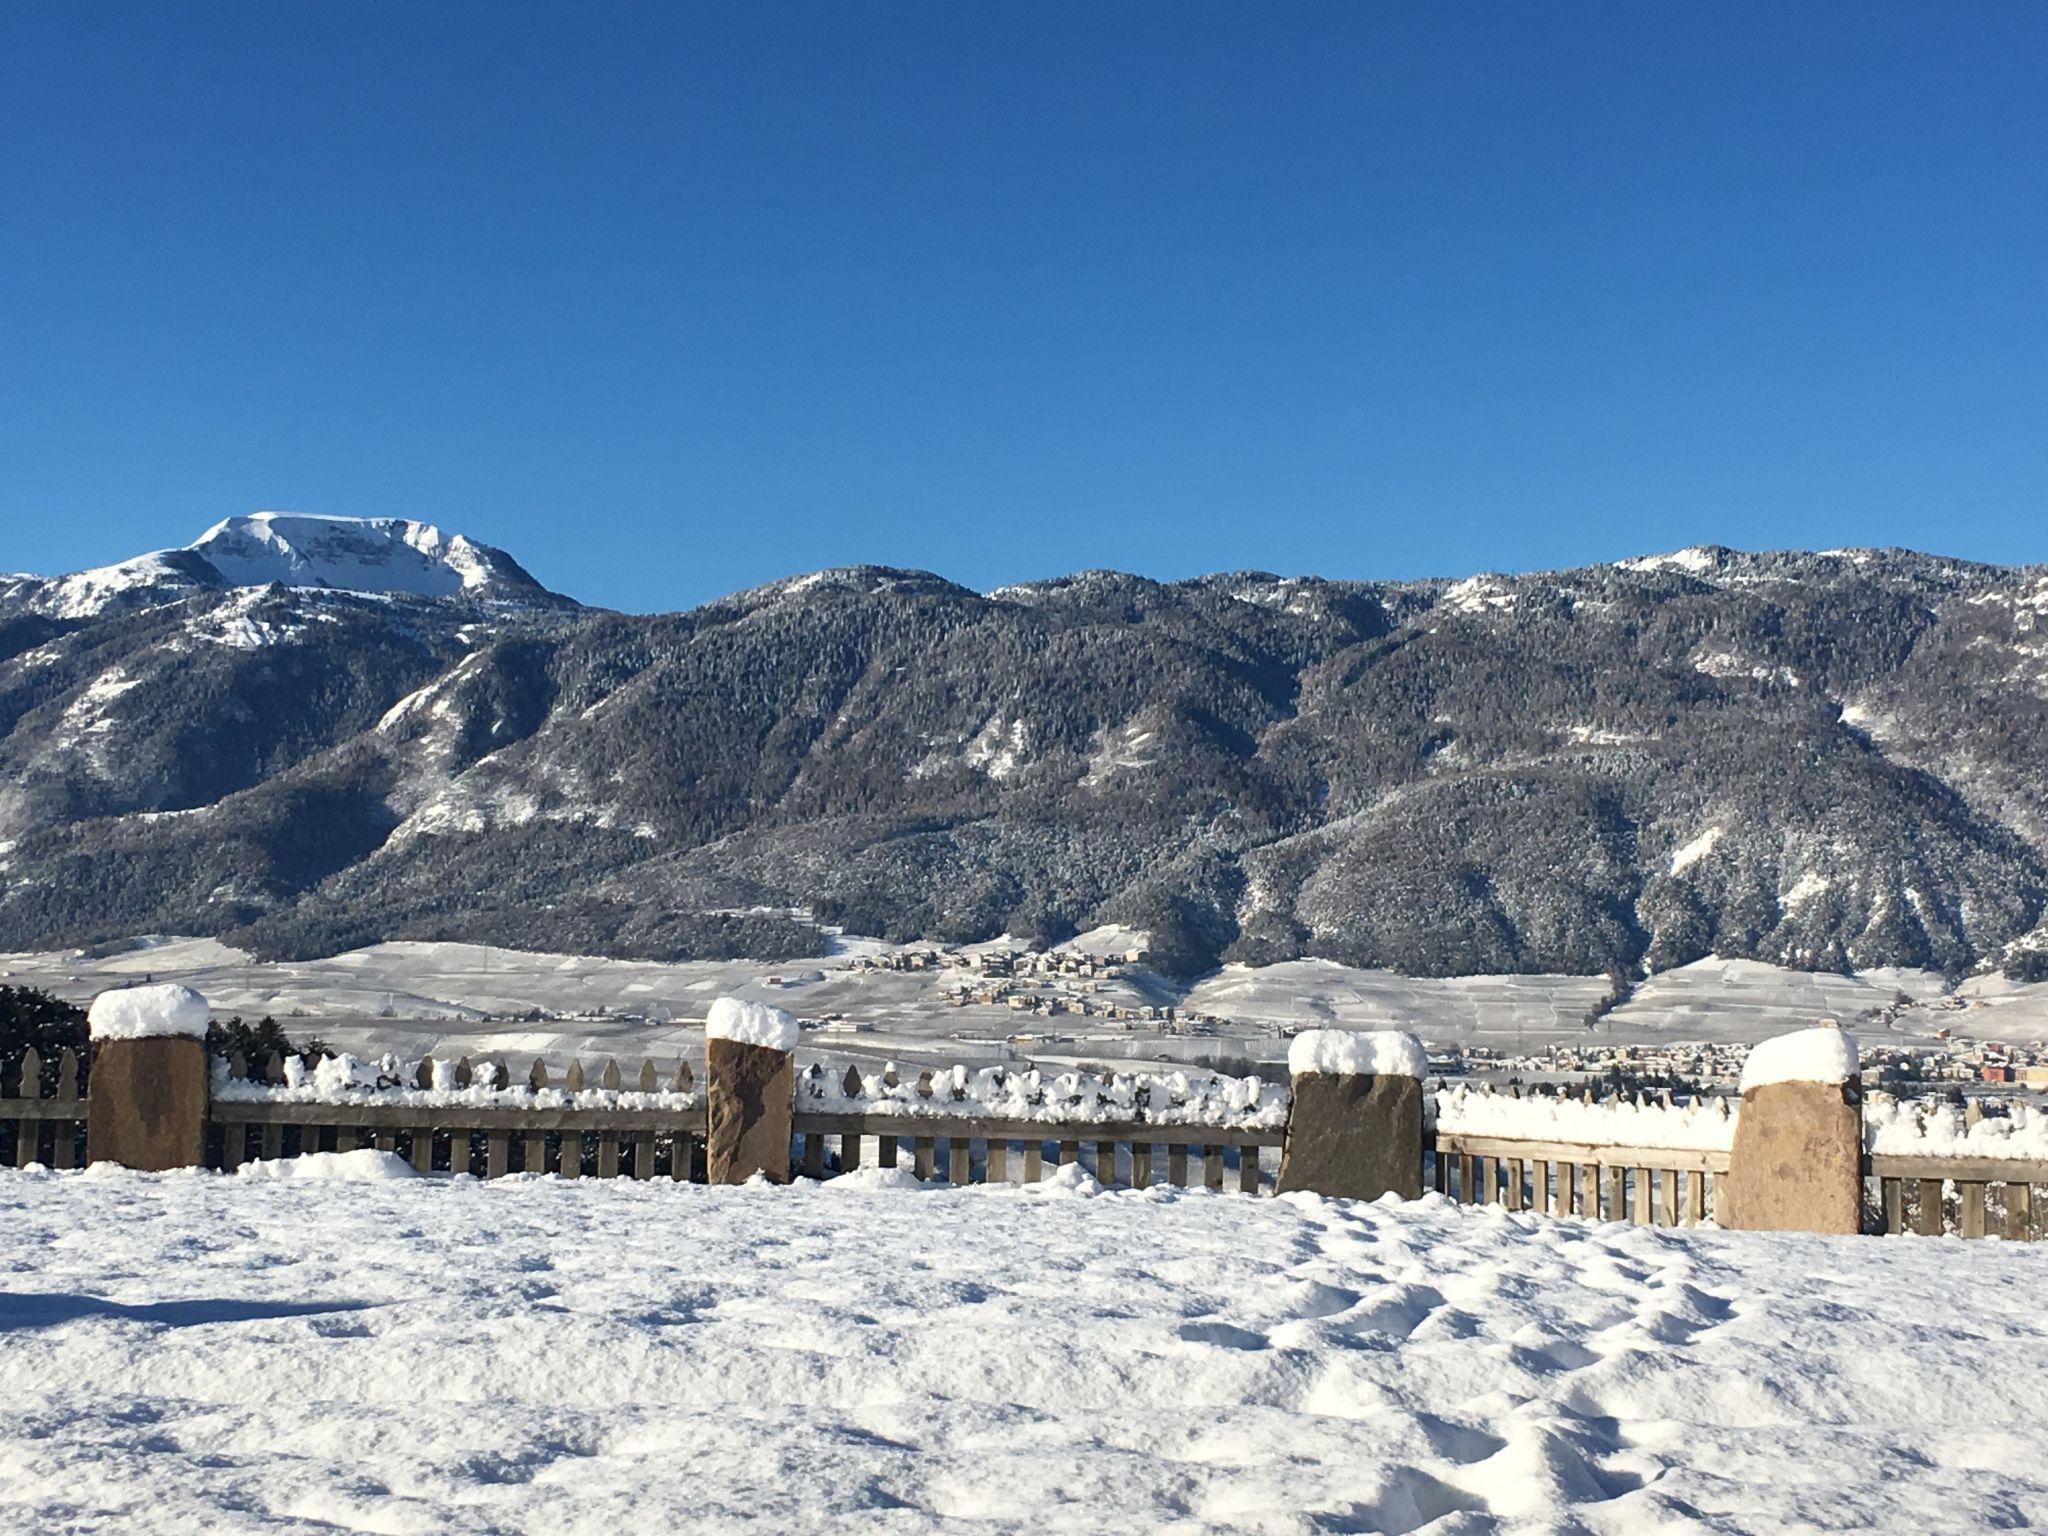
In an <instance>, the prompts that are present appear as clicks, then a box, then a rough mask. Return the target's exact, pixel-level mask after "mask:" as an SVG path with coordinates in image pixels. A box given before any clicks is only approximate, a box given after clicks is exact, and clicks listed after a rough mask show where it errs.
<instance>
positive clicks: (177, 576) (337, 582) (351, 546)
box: [30, 512, 568, 618]
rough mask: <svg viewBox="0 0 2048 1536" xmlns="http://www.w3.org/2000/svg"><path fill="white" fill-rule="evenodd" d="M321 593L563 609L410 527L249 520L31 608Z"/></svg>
mask: <svg viewBox="0 0 2048 1536" xmlns="http://www.w3.org/2000/svg"><path fill="white" fill-rule="evenodd" d="M272 583H281V584H282V585H284V586H287V587H314V588H322V589H326V590H329V591H341V592H362V593H368V594H372V595H375V596H394V597H398V596H402V597H427V598H476V599H482V600H485V601H512V602H539V603H543V604H547V605H550V606H553V605H562V604H566V603H567V602H568V600H567V599H565V598H561V597H558V596H557V595H556V594H554V593H551V592H549V591H548V590H547V589H546V588H545V587H543V586H541V584H540V583H539V582H537V581H535V580H534V579H533V577H532V576H530V575H528V574H527V572H526V570H525V569H524V568H523V567H522V566H521V565H520V564H519V562H518V561H517V560H514V559H513V558H512V557H511V556H510V555H508V554H506V553H505V552H504V551H503V550H501V549H493V548H492V547H491V546H490V545H488V544H479V543H477V542H476V541H475V540H473V539H469V538H465V537H464V536H463V535H461V534H459V533H458V534H444V533H443V532H442V531H441V530H440V529H439V528H436V527H435V526H434V525H433V524H432V523H422V522H417V521H415V520H414V519H412V518H406V517H332V516H327V515H323V514H320V513H313V512H251V513H247V514H245V515H242V516H237V517H228V518H223V519H222V520H221V521H220V522H217V523H215V524H214V525H213V526H212V527H211V528H209V529H207V530H206V532H204V533H202V534H201V535H200V536H199V537H198V538H197V539H195V540H193V542H192V543H190V544H187V545H186V546H184V548H182V549H165V550H157V551H155V552H153V553H151V554H146V555H138V556H136V557H135V558H134V559H131V560H123V561H121V562H119V563H118V564H115V565H108V566H101V567H99V568H97V569H95V570H90V571H80V572H77V573H76V574H74V575H70V576H62V577H58V578H57V579H55V580H54V581H50V582H47V583H44V584H42V587H41V589H40V590H39V591H37V592H36V593H35V594H34V595H33V596H32V597H31V599H30V602H31V605H32V606H34V607H36V608H39V609H41V610H42V611H44V612H47V613H50V614H53V615H56V616H58V617H62V618H86V617H90V616H91V615H94V614H98V613H104V612H106V611H108V610H109V609H119V608H138V607H147V606H149V605H151V604H154V603H163V602H175V601H177V600H178V599H179V598H182V597H185V596H187V595H189V594H190V593H192V592H195V591H219V590H224V589H228V588H233V587H264V586H269V585H271V584H272Z"/></svg>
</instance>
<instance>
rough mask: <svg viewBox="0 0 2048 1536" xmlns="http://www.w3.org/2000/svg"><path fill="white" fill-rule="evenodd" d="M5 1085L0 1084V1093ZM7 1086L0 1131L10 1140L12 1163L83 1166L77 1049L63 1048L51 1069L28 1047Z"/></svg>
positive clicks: (20, 1165)
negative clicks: (12, 1079) (10, 1083)
mask: <svg viewBox="0 0 2048 1536" xmlns="http://www.w3.org/2000/svg"><path fill="white" fill-rule="evenodd" d="M52 1077H54V1079H55V1081H54V1082H52V1081H50V1079H51V1078H52ZM8 1086H9V1085H7V1084H4V1083H0V1093H5V1092H6V1089H7V1087H8ZM12 1087H13V1090H14V1091H13V1094H12V1096H10V1097H5V1098H0V1133H4V1134H7V1135H10V1136H11V1137H12V1138H13V1142H14V1145H13V1148H12V1151H13V1154H14V1156H13V1159H12V1160H13V1163H14V1166H15V1167H17V1168H26V1167H27V1166H28V1165H29V1164H30V1163H41V1164H42V1165H43V1166H44V1167H46V1168H80V1167H83V1166H84V1165H85V1096H84V1094H82V1093H81V1092H80V1091H79V1060H78V1053H77V1052H76V1051H69V1050H67V1051H65V1052H64V1053H63V1054H62V1055H60V1056H59V1057H58V1058H57V1065H56V1069H55V1072H54V1073H52V1072H51V1071H49V1070H47V1069H46V1064H45V1063H44V1061H43V1059H42V1057H41V1056H39V1055H37V1054H36V1051H35V1048H34V1047H33V1046H31V1047H30V1048H29V1049H28V1050H27V1052H25V1053H24V1054H23V1056H22V1059H21V1067H20V1070H19V1071H18V1072H17V1073H16V1074H15V1080H14V1083H13V1084H12Z"/></svg>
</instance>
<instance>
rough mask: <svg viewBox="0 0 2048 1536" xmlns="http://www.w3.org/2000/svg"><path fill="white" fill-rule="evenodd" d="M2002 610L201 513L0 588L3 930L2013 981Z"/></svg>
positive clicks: (2041, 847) (2036, 840) (2038, 780)
mask: <svg viewBox="0 0 2048 1536" xmlns="http://www.w3.org/2000/svg"><path fill="white" fill-rule="evenodd" d="M258 582H261V583H265V584H263V585H256V584H254V583H258ZM2044 592H2048V571H2044V570H2043V569H2041V568H2038V567H2034V568H2015V567H2001V566H1990V565H1981V564H1976V563H1973V562H1969V561H1962V560H1955V559H1949V558H1946V557H1942V556H1937V555H1926V554H1916V553H1913V552H1911V551H1905V550H1867V551H1858V550H1848V551H1823V552H1820V553H1806V552H1801V551H1791V550H1788V551H1776V552H1762V553H1747V552H1743V551H1737V550H1724V549H1718V548H1713V547H1706V546H1701V547H1697V548H1694V549H1691V550H1679V551H1674V552H1672V553H1669V554H1666V555H1661V556H1660V555H1650V556H1644V557H1640V558H1638V559H1636V560H1633V561H1622V562H1616V563H1614V564H1608V565H1595V566H1586V567H1581V568H1579V569H1576V570H1570V571H1559V572H1550V573H1539V574H1532V575H1486V574H1481V575H1477V576H1468V577H1466V578H1465V579H1463V580H1459V581H1450V580H1446V579H1443V578H1432V579H1428V580H1418V581H1378V582H1374V581H1332V580H1325V579H1321V578H1316V577H1280V576H1276V575H1273V574H1271V573H1265V572H1255V571H1237V572H1228V573H1220V574H1217V575H1212V576H1203V577H1197V578H1194V579H1191V580H1187V581H1179V582H1160V581H1153V580H1149V579H1147V578H1144V577H1140V576H1131V575H1125V574H1120V573H1117V572H1113V571H1085V572H1080V573H1077V574H1074V575H1071V576H1066V577H1060V578H1054V579H1051V580H1044V581H1036V582H1031V583H1026V584H1023V585H1017V586H1009V587H1004V588H1000V589H998V590H997V591H996V592H994V593H992V594H988V595H983V594H980V593H976V592H973V591H970V590H968V589H967V588H965V587H962V586H960V585H957V584H956V583H953V582H950V581H947V580H945V579H943V578H941V577H938V576H934V575H931V574H929V573H926V572H918V571H908V570H897V569H892V568H887V567H880V566H855V567H847V568H843V569H839V570H833V571H825V572H818V573H814V574H813V575H810V576H806V577H794V578H790V579H787V580H783V581H779V582H773V583H770V584H768V585H766V586H763V587H758V588H755V589H753V590H751V591H749V592H742V593H736V594H733V595H732V596H729V597H725V598H720V599H717V600H715V601H713V602H710V603H706V604H704V605H703V606H701V607H699V608H695V609H692V610H690V611H688V612H682V613H668V614H622V613H613V612H607V611H602V610H594V609H584V608H580V607H578V606H577V605H575V604H574V603H572V602H570V601H569V600H568V599H566V598H555V597H553V595H552V594H549V593H546V592H545V591H544V590H543V589H541V588H540V587H539V586H537V585H535V584H534V583H533V582H532V580H531V578H530V577H528V576H526V574H525V573H524V572H523V571H520V570H519V569H518V567H517V566H516V564H514V563H513V562H512V560H511V558H510V557H509V556H504V555H500V554H499V553H498V552H496V551H493V550H490V549H488V548H487V547H486V546H483V545H478V544H474V543H472V542H471V541H468V540H465V539H460V538H459V537H451V536H448V535H446V534H443V533H442V532H440V531H438V530H435V529H432V528H431V527H429V526H427V525H425V524H420V523H415V522H410V521H408V520H404V519H387V520H380V521H369V522H364V521H357V520H350V519H322V518H310V517H301V516H297V515H291V514H269V515H259V516H255V517H248V518H234V519H229V520H228V521H227V522H226V523H223V524H221V525H219V526H218V527H216V528H214V529H211V530H209V531H208V532H207V534H206V535H205V536H203V537H202V538H201V539H199V540H198V541H196V542H195V543H194V544H192V545H188V546H186V547H184V548H181V549H173V550H164V551H159V552H157V553H155V554H152V555H145V556H142V557H140V558H138V559H136V560H133V561H128V562H124V563H123V564H121V565H118V566H110V567H105V568H102V569H101V570H98V571H90V572H82V573H80V574H79V575H77V576H73V577H67V578H63V579H61V580H59V581H56V582H39V581H30V582H26V583H13V582H9V581H7V580H5V579H0V842H4V843H8V844H11V846H8V847H5V848H0V949H8V948H21V949H31V948H50V947H55V946H58V945H69V944H79V943H90V942H97V941H99V940H101V939H108V938H117V937H121V936H123V935H128V934H134V933H149V932H177V933H190V934H206V935H213V936H217V937H222V938H229V939H230V940H231V941H232V942H234V943H236V944H237V945H239V946H240V947H243V948H246V949H248V950H250V951H252V952H255V953H260V954H263V955H265V956H266V957H276V956H281V955H292V956H305V955H324V954H333V953H336V952H337V951H339V950H342V949H348V948H353V947H360V946H362V945H365V944H370V943H375V942H378V941H381V940H387V939H396V938H407V939H421V940H461V941H470V942H490V943H495V944H499V945H508V944H509V945H513V946H516V947H522V948H530V949H546V950H553V951H558V952H562V953H583V954H611V955H637V956H643V957H648V958H659V959H672V958H680V957H686V956H696V957H714V956H720V955H733V954H738V953H742V952H744V953H747V954H749V955H750V956H752V957H753V958H756V959H778V958H784V957H793V956H798V955H811V954H815V953H817V952H818V951H817V948H816V945H817V943H818V934H817V933H816V932H815V931H814V930H813V929H812V928H811V927H810V926H809V923H810V921H815V922H817V923H823V924H827V925H830V926H833V927H835V928H839V929H843V930H845V931H847V932H850V933H854V934H863V935H869V936H875V937H882V938H887V939H890V940H892V941H896V942H905V943H907V942H911V941H914V940H916V941H944V942H948V943H952V942H975V941H979V940H981V939H985V938H988V937H991V936H993V935H995V934H997V933H1002V932H1010V933H1014V934H1020V935H1025V936H1028V937H1032V938H1034V939H1038V938H1045V939H1051V940H1056V939H1058V938H1059V937H1061V936H1062V935H1064V934H1067V933H1071V932H1074V931H1078V930H1081V929H1086V928H1089V927H1092V926H1096V925H1098V924H1102V923H1109V922H1115V923H1120V924H1123V925H1126V926H1129V927H1134V928H1142V929H1144V930H1145V931H1147V932H1148V933H1150V934H1152V935H1153V936H1154V938H1153V945H1152V948H1153V949H1154V951H1155V953H1156V954H1157V955H1158V956H1161V957H1163V965H1162V969H1168V970H1170V971H1171V972H1172V973H1173V974H1176V975H1183V976H1190V975H1194V974H1198V973H1200V972H1201V971H1203V970H1206V969H1209V968H1211V967H1213V966H1214V965H1215V964H1216V963H1218V962H1219V961H1221V960H1226V959H1227V960H1229V961H1232V962H1242V963H1245V964H1249V965H1260V966H1263V965H1272V964H1277V963H1283V962H1289V961H1297V960H1303V959H1310V958H1313V959H1322V960H1329V961H1333V962H1338V963H1342V964H1345V965H1350V966H1354V967H1358V968H1361V969H1372V968H1389V969H1393V970H1398V971H1402V972H1405V973H1408V974H1411V975H1428V976H1460V975H1475V974H1488V975H1493V974H1507V973H1517V972H1519V973H1527V972H1559V973H1571V974H1578V975H1586V974H1593V975H1605V974H1607V973H1609V972H1614V973H1619V974H1629V975H1641V974H1644V973H1650V974H1656V973H1660V972H1663V971H1666V970H1670V969H1673V968H1676V967H1679V966H1683V965H1687V964H1690V963H1692V962H1694V961H1697V960H1700V959H1703V958H1706V957H1709V956H1718V957H1723V958H1743V959H1751V960H1757V961H1762V962H1768V963H1770V964H1773V965H1778V966H1790V967H1795V968H1806V969H1823V970H1825V969H1836V968H1842V967H1848V968H1853V969H1858V970H1866V969H1870V968H1872V967H1886V966H1904V967H1914V968H1921V969H1935V970H1941V971H1945V972H1952V973H1954V974H1957V975H1964V974H1968V973H1970V972H1972V971H1976V970H1982V969H1986V968H1990V967H2005V968H2008V969H2009V970H2010V971H2011V972H2012V973H2013V974H2014V975H2015V976H2016V978H2018V979H2032V978H2035V977H2037V976H2039V977H2041V978H2043V979H2048V781H2044V779H2043V776H2042V774H2041V771H2040V764H2041V763H2042V762H2043V761H2044V760H2048V682H2044V675H2048V674H2044V673H2043V671H2042V658H2043V657H2044V656H2048V642H2044V640H2043V636H2042V630H2041V622H2040V616H2041V614H2042V612H2043V611H2048V598H2044V596H2043V594H2044ZM444 593H445V594H446V595H445V596H444V595H437V594H444ZM508 599H511V600H508ZM795 910H801V911H804V912H807V913H808V914H810V918H809V919H807V920H805V921H799V920H796V919H794V918H787V917H769V916H762V915H760V914H762V913H770V914H774V913H789V912H791V911H795ZM735 914H741V915H738V916H736V915H735Z"/></svg>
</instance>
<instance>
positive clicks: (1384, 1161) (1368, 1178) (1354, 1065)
mask: <svg viewBox="0 0 2048 1536" xmlns="http://www.w3.org/2000/svg"><path fill="white" fill-rule="evenodd" d="M1287 1066H1288V1071H1289V1073H1290V1074H1291V1076H1292V1077H1293V1081H1294V1104H1293V1107H1292V1108H1291V1109H1290V1110H1289V1112H1288V1116H1287V1139H1286V1143H1285V1145H1284V1146H1283V1147H1282V1149H1281V1153H1280V1178H1279V1182H1278V1183H1277V1185H1276V1186H1275V1187H1276V1188H1277V1189H1278V1190H1279V1192H1280V1193H1282V1194H1285V1193H1287V1192H1288V1191H1289V1190H1308V1191H1310V1192H1312V1193H1315V1194H1318V1195H1329V1196H1333V1197H1341V1198H1344V1199H1350V1200H1376V1199H1378V1198H1379V1197H1380V1196H1381V1195H1385V1194H1395V1195H1399V1196H1400V1197H1401V1198H1402V1199H1403V1200H1417V1199H1420V1198H1421V1197H1422V1077H1423V1074H1424V1072H1426V1071H1427V1070H1428V1058H1427V1057H1425V1056H1424V1055H1423V1052H1422V1044H1421V1042H1420V1041H1418V1040H1417V1039H1416V1038H1415V1037H1414V1036H1413V1035H1408V1034H1402V1033H1399V1032H1398V1031H1394V1030H1371V1031H1351V1030H1335V1029H1317V1030H1308V1031H1305V1032H1304V1033H1302V1034H1299V1035H1297V1036H1295V1037H1294V1043H1293V1045H1292V1046H1291V1047H1289V1049H1288V1052H1287Z"/></svg>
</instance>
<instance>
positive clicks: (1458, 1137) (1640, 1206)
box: [1431, 1132, 1729, 1227]
mask: <svg viewBox="0 0 2048 1536" xmlns="http://www.w3.org/2000/svg"><path fill="white" fill-rule="evenodd" d="M1433 1142H1434V1144H1433V1146H1432V1149H1431V1161H1432V1163H1433V1165H1434V1166H1433V1168H1432V1169H1431V1175H1432V1177H1431V1184H1432V1186H1433V1187H1434V1188H1435V1189H1436V1191H1437V1192H1438V1193H1439V1194H1443V1195H1448V1196H1450V1197H1451V1198H1452V1199H1454V1200H1456V1201H1458V1202H1459V1203H1460V1204H1463V1205H1500V1206H1504V1207H1505V1208H1506V1209H1508V1210H1511V1211H1535V1212H1538V1213H1542V1214H1547V1215H1552V1216H1584V1217H1587V1218H1588V1219H1590V1220H1595V1221H1597V1220H1601V1219H1605V1220H1607V1221H1628V1222H1635V1223H1637V1224H1638V1225H1641V1226H1662V1227H1672V1226H1686V1227H1692V1226H1698V1225H1699V1224H1700V1223H1701V1222H1703V1221H1705V1220H1707V1218H1708V1217H1709V1216H1710V1215H1712V1213H1713V1209H1714V1181H1715V1180H1716V1178H1717V1177H1718V1176H1720V1175H1722V1174H1725V1173H1726V1172H1727V1171H1728V1163H1729V1154H1728V1153H1726V1152H1719V1151H1689V1150H1679V1149H1673V1148H1669V1147H1615V1146H1606V1145H1601V1144H1594V1143H1581V1142H1563V1141H1531V1140H1524V1139H1520V1138H1509V1137H1500V1136H1474V1135H1468V1134H1465V1133H1462V1132H1438V1133H1436V1135H1435V1136H1434V1138H1433Z"/></svg>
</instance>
